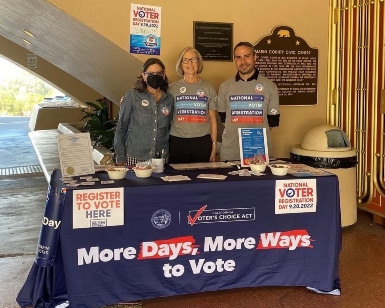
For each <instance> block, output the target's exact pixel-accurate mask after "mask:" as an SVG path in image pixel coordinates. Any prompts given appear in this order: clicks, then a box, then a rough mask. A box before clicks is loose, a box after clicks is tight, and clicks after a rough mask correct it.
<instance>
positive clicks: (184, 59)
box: [182, 57, 198, 64]
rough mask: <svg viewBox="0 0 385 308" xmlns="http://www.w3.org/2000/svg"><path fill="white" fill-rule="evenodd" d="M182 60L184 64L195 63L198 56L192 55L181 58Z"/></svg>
mask: <svg viewBox="0 0 385 308" xmlns="http://www.w3.org/2000/svg"><path fill="white" fill-rule="evenodd" d="M182 62H183V63H184V64H189V63H190V62H191V63H197V62H198V58H197V57H193V58H182Z"/></svg>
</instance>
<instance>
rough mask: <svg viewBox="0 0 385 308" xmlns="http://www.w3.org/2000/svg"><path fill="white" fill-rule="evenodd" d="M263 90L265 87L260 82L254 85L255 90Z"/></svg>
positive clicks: (259, 91) (258, 91) (260, 91)
mask: <svg viewBox="0 0 385 308" xmlns="http://www.w3.org/2000/svg"><path fill="white" fill-rule="evenodd" d="M264 90H265V88H264V87H263V85H261V84H260V83H259V84H257V85H255V92H257V93H262V92H263V91H264Z"/></svg>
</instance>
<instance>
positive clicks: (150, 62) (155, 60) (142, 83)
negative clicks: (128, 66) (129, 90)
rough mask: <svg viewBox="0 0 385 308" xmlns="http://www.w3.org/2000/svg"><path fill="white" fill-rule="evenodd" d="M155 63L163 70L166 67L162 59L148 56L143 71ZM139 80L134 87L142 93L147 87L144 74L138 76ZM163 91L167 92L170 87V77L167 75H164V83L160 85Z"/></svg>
mask: <svg viewBox="0 0 385 308" xmlns="http://www.w3.org/2000/svg"><path fill="white" fill-rule="evenodd" d="M153 64H158V65H159V66H160V67H161V68H162V69H163V70H165V69H166V67H165V66H164V64H163V62H162V61H160V60H159V59H158V58H148V59H147V60H146V62H144V64H143V67H142V73H144V72H145V71H147V69H148V67H149V66H151V65H153ZM137 78H138V80H137V81H136V83H135V85H134V89H135V90H138V91H139V92H140V93H143V92H144V91H146V89H147V83H146V82H145V81H144V79H143V76H142V74H140V75H139V76H138V77H137ZM160 89H161V90H163V92H167V89H168V78H167V75H164V82H163V85H162V86H161V87H160Z"/></svg>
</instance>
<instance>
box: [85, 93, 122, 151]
mask: <svg viewBox="0 0 385 308" xmlns="http://www.w3.org/2000/svg"><path fill="white" fill-rule="evenodd" d="M96 101H97V102H98V104H96V103H92V102H86V104H87V105H88V106H90V107H91V108H93V110H92V111H91V112H89V111H87V110H86V109H84V108H83V109H82V113H84V114H85V115H84V116H83V118H82V120H87V121H86V122H85V123H84V125H83V127H82V131H83V132H89V133H90V138H91V141H92V142H93V146H94V147H95V146H104V147H105V148H107V149H108V150H109V151H111V152H114V150H113V147H114V136H115V129H116V125H117V123H118V117H116V118H114V119H110V114H109V107H110V104H112V102H111V101H110V100H109V99H107V98H105V97H104V98H100V99H97V100H96Z"/></svg>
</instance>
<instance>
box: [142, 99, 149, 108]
mask: <svg viewBox="0 0 385 308" xmlns="http://www.w3.org/2000/svg"><path fill="white" fill-rule="evenodd" d="M148 105H149V102H148V100H146V99H144V100H142V106H144V107H147V106H148Z"/></svg>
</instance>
